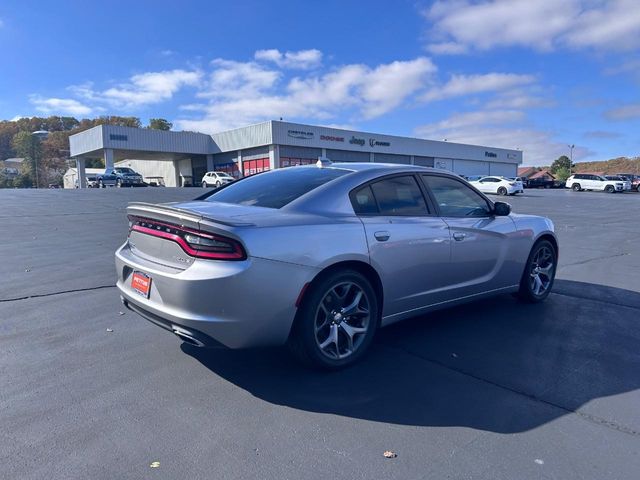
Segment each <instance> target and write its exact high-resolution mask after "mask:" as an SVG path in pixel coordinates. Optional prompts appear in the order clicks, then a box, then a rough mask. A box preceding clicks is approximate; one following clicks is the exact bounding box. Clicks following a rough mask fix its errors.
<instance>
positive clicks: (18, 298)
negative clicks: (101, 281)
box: [0, 285, 116, 303]
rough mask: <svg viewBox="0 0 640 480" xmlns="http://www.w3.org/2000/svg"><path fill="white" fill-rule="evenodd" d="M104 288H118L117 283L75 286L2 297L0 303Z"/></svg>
mask: <svg viewBox="0 0 640 480" xmlns="http://www.w3.org/2000/svg"><path fill="white" fill-rule="evenodd" d="M104 288H116V286H115V285H98V286H97V287H87V288H74V289H71V290H62V291H61V292H50V293H36V294H34V295H26V296H24V297H15V298H3V299H0V303H7V302H17V301H19V300H29V299H30V298H41V297H53V296H55V295H63V294H65V293H75V292H89V291H91V290H101V289H104Z"/></svg>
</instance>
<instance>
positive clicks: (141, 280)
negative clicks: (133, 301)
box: [131, 272, 151, 298]
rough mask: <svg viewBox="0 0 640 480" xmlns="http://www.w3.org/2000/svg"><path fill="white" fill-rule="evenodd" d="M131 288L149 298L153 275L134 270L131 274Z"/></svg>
mask: <svg viewBox="0 0 640 480" xmlns="http://www.w3.org/2000/svg"><path fill="white" fill-rule="evenodd" d="M131 288H133V289H134V290H135V291H136V293H138V294H140V295H142V296H143V297H144V298H149V292H150V291H151V277H150V276H149V275H147V274H146V273H142V272H133V275H132V276H131Z"/></svg>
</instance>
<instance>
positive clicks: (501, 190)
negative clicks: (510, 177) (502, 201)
mask: <svg viewBox="0 0 640 480" xmlns="http://www.w3.org/2000/svg"><path fill="white" fill-rule="evenodd" d="M506 194H507V189H506V188H504V187H500V188H499V189H498V195H503V196H504V195H506Z"/></svg>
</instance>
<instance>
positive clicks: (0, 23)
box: [0, 18, 4, 28]
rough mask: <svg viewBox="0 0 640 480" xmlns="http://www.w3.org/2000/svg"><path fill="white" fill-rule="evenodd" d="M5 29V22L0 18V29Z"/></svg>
mask: <svg viewBox="0 0 640 480" xmlns="http://www.w3.org/2000/svg"><path fill="white" fill-rule="evenodd" d="M2 27H4V20H2V19H1V18H0V28H2Z"/></svg>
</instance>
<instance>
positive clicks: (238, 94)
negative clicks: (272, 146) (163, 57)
mask: <svg viewBox="0 0 640 480" xmlns="http://www.w3.org/2000/svg"><path fill="white" fill-rule="evenodd" d="M212 64H213V66H214V67H215V69H214V71H213V72H212V73H211V75H210V81H209V83H208V84H207V87H206V90H204V91H202V92H200V93H199V96H200V97H202V98H207V99H209V102H208V103H207V104H206V106H203V105H187V106H185V108H184V110H185V111H194V110H202V111H203V113H204V117H203V118H199V119H178V120H176V121H175V122H174V123H175V124H176V126H177V127H178V128H183V129H188V130H196V129H197V130H201V131H206V132H213V131H220V130H222V129H227V128H234V127H237V126H241V125H246V124H247V123H254V122H258V121H263V120H268V119H272V118H279V117H283V118H287V119H297V120H305V119H306V120H313V121H321V122H322V123H330V122H331V120H332V119H333V118H335V117H337V116H338V115H339V114H345V113H346V114H349V115H353V116H355V117H356V118H373V117H376V116H380V115H383V114H385V113H387V112H389V111H391V110H393V109H395V108H398V107H399V106H401V105H402V104H403V103H404V102H405V101H406V100H407V99H408V98H410V97H412V96H413V95H415V94H416V93H417V92H418V91H419V90H421V89H423V88H424V87H425V86H426V84H427V82H428V81H429V78H430V76H431V74H432V73H433V72H434V71H435V70H436V67H435V65H433V63H431V61H430V60H429V59H427V58H424V57H420V58H416V59H414V60H408V61H395V62H391V63H388V64H382V65H377V66H375V67H373V68H372V67H369V66H367V65H361V64H350V65H344V66H341V67H338V68H336V69H335V70H333V71H330V72H328V73H324V74H321V75H318V74H311V75H307V76H296V77H294V78H291V79H290V80H289V81H288V82H286V83H285V84H281V81H282V79H283V75H282V73H281V72H280V71H278V70H271V69H268V68H266V67H264V66H262V65H259V64H257V63H256V62H235V61H230V60H223V59H217V60H215V61H214V62H213V63H212Z"/></svg>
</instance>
